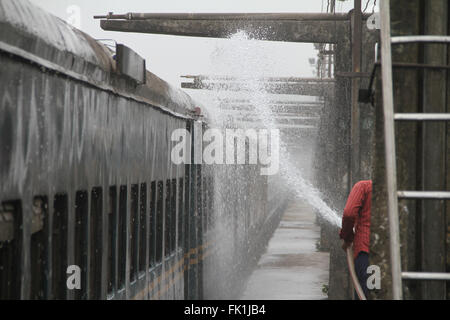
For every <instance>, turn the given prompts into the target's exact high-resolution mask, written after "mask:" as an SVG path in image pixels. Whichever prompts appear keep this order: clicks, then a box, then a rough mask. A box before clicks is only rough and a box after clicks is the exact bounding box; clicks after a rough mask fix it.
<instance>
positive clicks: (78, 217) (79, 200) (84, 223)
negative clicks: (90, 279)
mask: <svg viewBox="0 0 450 320" xmlns="http://www.w3.org/2000/svg"><path fill="white" fill-rule="evenodd" d="M88 201H89V199H88V193H87V192H86V191H78V192H76V194H75V264H76V265H77V266H79V267H80V268H81V290H76V291H75V298H76V299H87V282H86V280H87V258H88V255H87V252H88V214H89V210H88Z"/></svg>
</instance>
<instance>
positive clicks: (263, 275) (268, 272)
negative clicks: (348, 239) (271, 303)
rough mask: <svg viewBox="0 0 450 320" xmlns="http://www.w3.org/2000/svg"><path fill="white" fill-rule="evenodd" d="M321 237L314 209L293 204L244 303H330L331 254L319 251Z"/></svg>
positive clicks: (302, 204) (251, 279)
mask: <svg viewBox="0 0 450 320" xmlns="http://www.w3.org/2000/svg"><path fill="white" fill-rule="evenodd" d="M319 237H320V228H319V226H317V225H316V224H315V214H314V212H313V210H312V209H311V207H309V206H308V205H307V204H305V203H302V202H299V201H297V202H293V203H291V204H289V206H288V208H287V210H286V212H285V213H284V216H283V218H282V219H281V222H280V226H279V227H278V229H277V230H276V231H275V233H274V235H273V236H272V239H271V240H270V242H269V245H268V247H267V251H266V253H265V254H264V255H263V256H262V257H261V259H260V261H259V262H258V266H257V268H256V269H255V271H254V272H253V273H252V275H251V276H250V278H249V280H248V282H247V285H246V288H245V290H244V292H243V294H242V296H241V299H248V300H253V299H255V300H318V299H326V298H327V296H326V294H324V293H323V292H322V288H323V285H327V286H328V269H329V253H327V252H318V250H317V249H316V246H317V243H318V241H319Z"/></svg>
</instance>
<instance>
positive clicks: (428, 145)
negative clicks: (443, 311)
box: [421, 0, 448, 300]
mask: <svg viewBox="0 0 450 320" xmlns="http://www.w3.org/2000/svg"><path fill="white" fill-rule="evenodd" d="M447 6H448V4H447V1H445V0H435V1H426V4H425V21H424V26H425V34H429V35H445V34H446V33H447V9H448V8H447ZM424 60H425V61H424V63H426V64H428V65H433V64H434V65H439V64H444V65H445V64H446V63H447V45H444V44H426V45H425V46H424ZM445 80H446V71H445V70H424V77H423V112H424V113H442V112H445V111H446V110H445V103H446V96H445V93H446V81H445ZM445 126H446V124H445V123H444V122H437V123H430V122H428V123H427V122H424V123H423V124H422V155H421V156H422V159H421V161H422V186H421V187H422V188H423V190H445ZM445 222H446V219H445V201H443V200H428V201H421V223H422V226H421V233H422V241H421V246H422V250H421V252H422V257H421V261H422V265H421V268H422V271H427V272H428V271H433V272H445V267H446V266H445V260H446V256H445V241H446V223H445ZM422 298H423V299H432V300H435V299H445V298H446V290H445V282H444V281H423V283H422Z"/></svg>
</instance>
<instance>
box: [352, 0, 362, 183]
mask: <svg viewBox="0 0 450 320" xmlns="http://www.w3.org/2000/svg"><path fill="white" fill-rule="evenodd" d="M361 48H362V13H361V0H354V9H353V15H352V71H353V72H355V73H358V72H361ZM359 83H360V80H359V78H358V77H353V78H352V106H351V110H352V111H351V146H352V150H351V154H350V158H351V170H350V183H351V185H353V184H354V183H356V182H357V181H358V180H359V179H360V177H359V159H360V156H359V153H360V152H359V140H360V139H359V104H358V91H359Z"/></svg>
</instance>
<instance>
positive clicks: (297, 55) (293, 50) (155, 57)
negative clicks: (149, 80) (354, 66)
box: [31, 0, 373, 87]
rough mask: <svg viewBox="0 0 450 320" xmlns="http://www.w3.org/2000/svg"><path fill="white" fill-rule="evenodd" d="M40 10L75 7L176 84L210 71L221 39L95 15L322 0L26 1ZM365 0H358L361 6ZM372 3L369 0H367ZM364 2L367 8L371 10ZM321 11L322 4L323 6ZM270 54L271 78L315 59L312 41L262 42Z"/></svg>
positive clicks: (306, 8)
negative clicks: (114, 28) (119, 27)
mask: <svg viewBox="0 0 450 320" xmlns="http://www.w3.org/2000/svg"><path fill="white" fill-rule="evenodd" d="M31 1H32V2H33V3H35V4H37V5H39V6H40V7H42V8H43V9H45V10H47V11H49V12H51V13H53V14H55V15H57V16H59V17H60V18H62V19H64V20H67V19H68V18H69V17H70V13H69V12H67V9H68V8H69V7H70V6H71V5H76V6H78V7H79V8H80V11H81V20H80V23H81V24H80V27H81V29H82V30H83V31H84V32H86V33H88V34H89V35H91V36H92V37H94V38H96V39H100V38H101V39H104V38H108V39H115V40H116V41H117V42H120V43H124V44H126V45H127V46H129V47H131V48H133V49H134V50H135V51H137V52H138V53H139V54H140V55H142V56H143V57H144V58H146V60H147V68H148V69H149V70H150V71H152V72H153V73H155V74H157V75H158V76H159V77H161V78H163V79H164V80H166V81H168V82H169V83H171V84H172V85H174V86H176V87H180V78H179V76H180V75H183V74H210V72H211V70H214V68H213V67H212V65H211V64H212V63H213V62H212V59H211V55H212V53H213V52H214V50H215V49H217V48H218V47H223V46H226V45H227V41H228V40H226V39H209V38H192V37H178V36H166V35H150V34H134V33H129V34H125V33H120V32H106V31H103V30H102V29H101V28H100V26H99V21H98V20H94V19H93V18H92V17H93V16H94V15H95V14H106V13H107V12H109V11H113V12H114V13H126V12H131V11H134V12H321V11H322V5H323V3H324V5H325V6H326V3H327V1H326V0H324V1H322V0H277V1H274V0H214V1H212V0H189V1H187V0H157V1H156V0H128V1H123V0H96V1H93V0H31ZM365 2H366V1H363V5H365ZM371 2H373V1H371ZM352 6H353V1H346V2H344V3H342V2H339V1H338V4H337V11H344V12H347V11H349V10H350V9H351V8H352ZM371 6H372V5H370V6H369V9H368V10H371ZM324 10H326V8H325V9H324ZM261 47H262V50H265V49H264V48H266V49H267V50H268V52H270V54H271V56H273V60H272V63H274V68H272V70H276V72H274V74H273V75H274V76H300V77H310V76H312V68H311V67H310V65H309V63H308V58H310V57H315V55H316V53H315V50H314V49H313V46H312V44H302V43H282V42H264V44H261Z"/></svg>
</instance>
